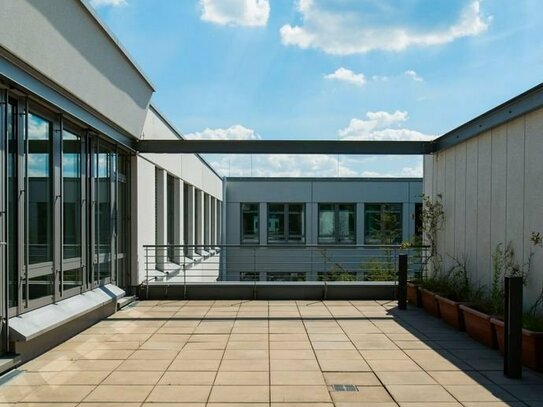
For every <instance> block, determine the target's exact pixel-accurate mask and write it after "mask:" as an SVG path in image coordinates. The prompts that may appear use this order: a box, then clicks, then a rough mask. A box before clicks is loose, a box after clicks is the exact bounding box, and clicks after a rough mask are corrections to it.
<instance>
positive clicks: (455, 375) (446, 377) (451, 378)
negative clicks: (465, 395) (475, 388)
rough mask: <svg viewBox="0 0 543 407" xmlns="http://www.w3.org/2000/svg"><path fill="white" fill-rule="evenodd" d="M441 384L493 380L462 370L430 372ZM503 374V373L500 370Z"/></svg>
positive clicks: (483, 382)
mask: <svg viewBox="0 0 543 407" xmlns="http://www.w3.org/2000/svg"><path fill="white" fill-rule="evenodd" d="M428 374H429V375H430V376H432V377H433V378H434V379H435V380H436V381H437V382H438V383H439V384H442V385H455V384H461V385H463V384H479V385H485V386H486V385H487V384H492V382H491V381H490V380H489V379H488V378H486V377H485V376H483V375H482V374H481V373H477V372H462V371H454V372H450V371H448V372H447V371H446V372H428ZM500 374H501V375H502V376H503V373H501V372H500Z"/></svg>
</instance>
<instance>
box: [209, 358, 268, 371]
mask: <svg viewBox="0 0 543 407" xmlns="http://www.w3.org/2000/svg"><path fill="white" fill-rule="evenodd" d="M269 369H270V364H269V362H268V360H267V359H266V360H262V359H256V360H223V361H222V363H221V365H220V369H219V370H220V371H227V372H268V371H269Z"/></svg>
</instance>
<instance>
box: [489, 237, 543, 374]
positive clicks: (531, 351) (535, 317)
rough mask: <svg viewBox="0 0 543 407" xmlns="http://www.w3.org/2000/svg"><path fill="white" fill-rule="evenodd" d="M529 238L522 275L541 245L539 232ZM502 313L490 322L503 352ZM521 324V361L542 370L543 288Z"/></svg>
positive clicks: (542, 238) (528, 269)
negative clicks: (527, 254) (526, 257)
mask: <svg viewBox="0 0 543 407" xmlns="http://www.w3.org/2000/svg"><path fill="white" fill-rule="evenodd" d="M530 239H531V242H532V244H533V247H532V250H530V254H529V256H528V261H527V262H526V264H524V268H525V270H526V273H525V275H523V277H527V276H528V275H529V274H530V270H531V266H532V260H533V256H534V254H535V249H536V248H538V247H542V246H543V236H541V234H540V233H536V232H533V233H532V236H531V238H530ZM502 290H503V288H502ZM502 311H503V309H502ZM502 315H503V312H502V313H500V314H498V316H497V317H495V318H492V319H491V322H492V324H493V325H494V329H495V331H496V339H497V344H498V347H499V349H500V351H501V352H502V353H503V351H504V332H505V330H504V323H503V319H502V318H501V316H502ZM522 326H523V330H522V361H523V363H524V365H525V366H528V367H529V368H531V369H534V370H537V371H540V372H543V288H542V289H541V291H540V294H539V296H538V298H537V299H536V301H535V302H534V304H533V305H532V307H530V309H529V310H528V311H527V312H526V313H524V315H523V319H522Z"/></svg>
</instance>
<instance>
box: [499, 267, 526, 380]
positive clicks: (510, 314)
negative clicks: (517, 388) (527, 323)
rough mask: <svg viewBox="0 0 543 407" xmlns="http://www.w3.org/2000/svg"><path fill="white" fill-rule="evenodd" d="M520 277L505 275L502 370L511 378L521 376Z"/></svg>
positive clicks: (521, 285) (521, 286)
mask: <svg viewBox="0 0 543 407" xmlns="http://www.w3.org/2000/svg"><path fill="white" fill-rule="evenodd" d="M522 288H523V284H522V277H505V321H504V350H505V352H504V359H503V372H504V374H505V376H507V377H509V378H511V379H520V378H521V377H522Z"/></svg>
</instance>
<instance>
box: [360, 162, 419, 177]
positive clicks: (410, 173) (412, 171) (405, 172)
mask: <svg viewBox="0 0 543 407" xmlns="http://www.w3.org/2000/svg"><path fill="white" fill-rule="evenodd" d="M419 161H420V160H419ZM362 176H363V177H372V178H390V177H397V178H421V177H422V176H423V167H422V161H420V162H419V164H417V165H415V166H413V167H403V168H402V169H401V170H400V171H396V172H394V171H393V172H380V171H362Z"/></svg>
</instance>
